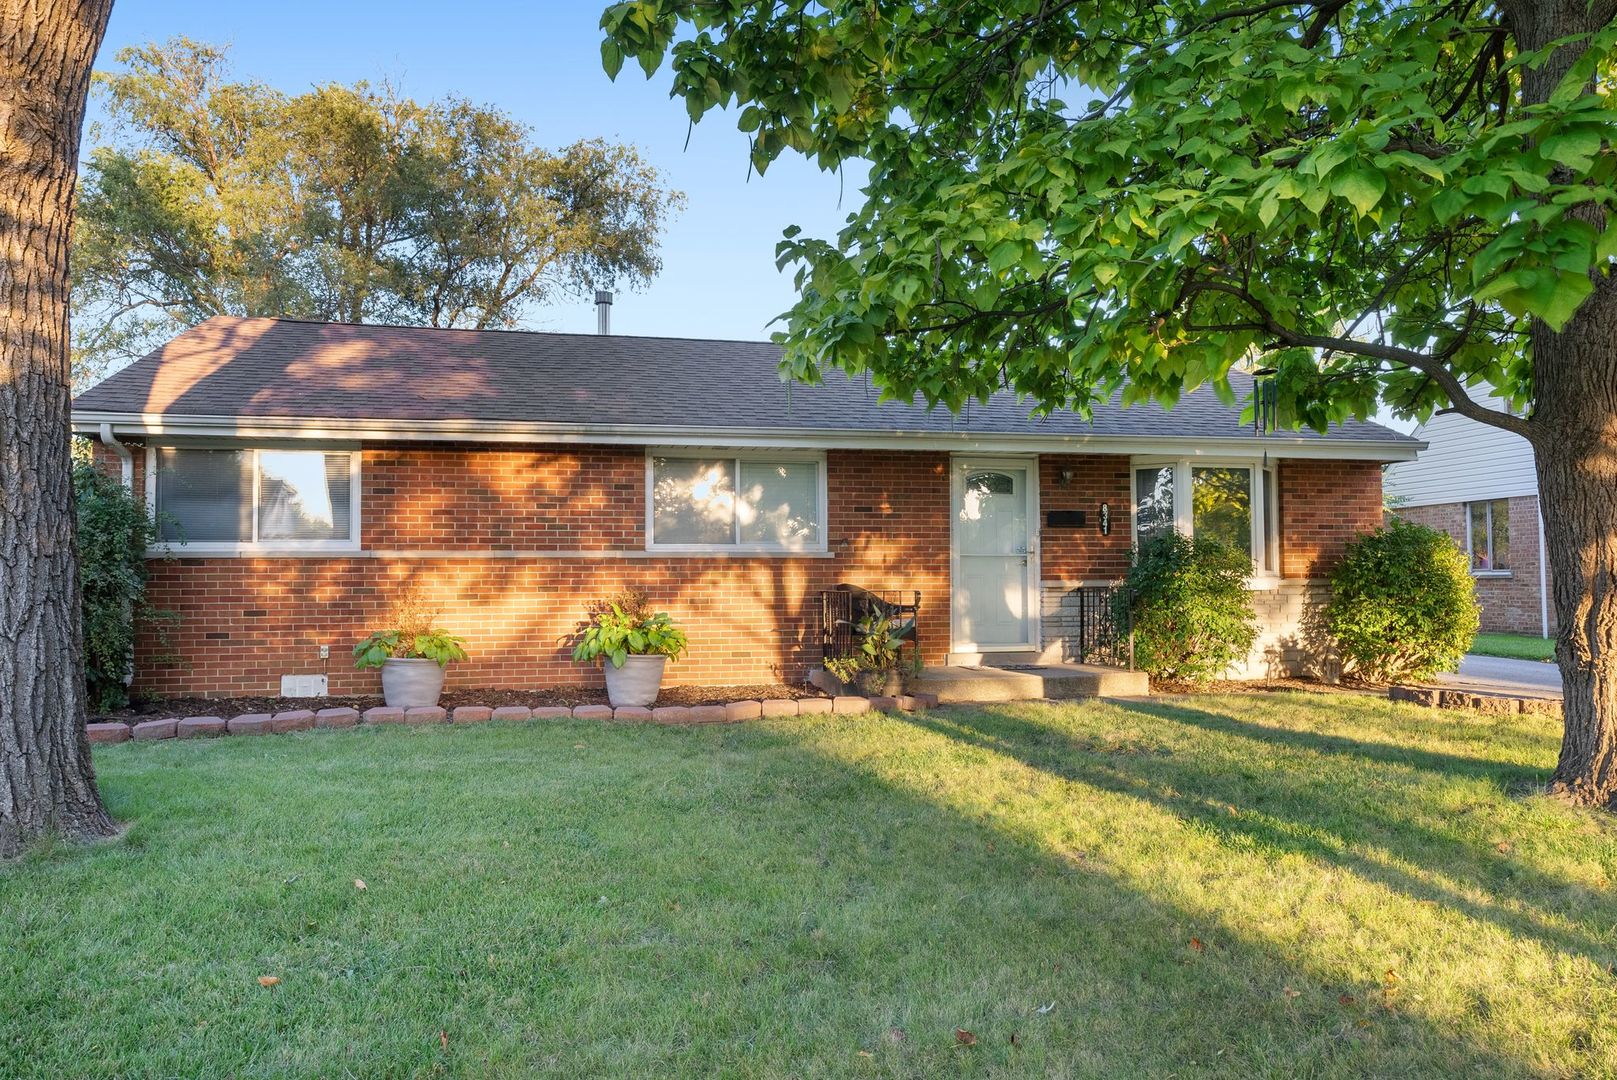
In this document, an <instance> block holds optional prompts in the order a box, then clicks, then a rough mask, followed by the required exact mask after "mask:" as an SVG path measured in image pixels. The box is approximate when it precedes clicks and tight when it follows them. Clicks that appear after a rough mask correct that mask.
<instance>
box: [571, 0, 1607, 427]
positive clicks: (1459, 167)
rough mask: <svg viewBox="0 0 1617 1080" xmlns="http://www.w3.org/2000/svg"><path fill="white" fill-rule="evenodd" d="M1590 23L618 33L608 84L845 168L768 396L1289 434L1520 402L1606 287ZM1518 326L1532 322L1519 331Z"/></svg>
mask: <svg viewBox="0 0 1617 1080" xmlns="http://www.w3.org/2000/svg"><path fill="white" fill-rule="evenodd" d="M1614 13H1617V0H1592V2H1588V0H1574V2H1573V3H1570V4H1569V3H1567V2H1564V0H1563V2H1559V3H1546V4H1532V3H1525V2H1523V3H1501V4H1490V3H1487V2H1482V0H1405V2H1391V0H1369V2H1357V0H1312V2H1301V3H1299V2H1282V0H1257V2H1253V3H1248V2H1245V0H1166V2H1147V0H951V2H941V0H939V2H924V3H908V2H903V3H901V2H893V0H825V2H822V3H803V2H785V3H777V2H750V0H725V2H714V0H634V2H629V3H619V4H614V5H613V6H611V7H610V8H608V9H607V10H606V12H605V14H604V15H603V17H602V27H603V30H604V31H605V41H604V43H603V46H602V56H603V61H604V64H605V67H606V70H607V71H608V73H610V74H612V75H614V76H615V75H616V74H617V72H618V71H619V69H620V67H621V65H622V64H623V62H624V60H625V58H635V59H637V60H638V61H639V63H640V64H641V66H642V67H643V68H644V69H645V71H646V73H647V75H648V76H650V75H651V74H652V73H654V72H655V71H656V70H657V69H658V67H659V65H660V64H661V63H662V62H663V60H664V59H665V57H669V56H671V58H672V68H673V92H674V94H676V95H678V96H680V97H682V98H683V99H684V101H685V102H686V104H687V106H688V107H689V112H690V116H691V118H692V119H693V120H696V119H699V118H701V117H702V116H704V115H705V114H706V113H708V112H709V111H710V110H712V109H714V108H724V107H732V108H738V109H739V111H738V112H737V113H736V120H737V123H738V125H739V127H740V128H741V130H743V131H745V132H749V133H750V134H751V138H752V159H753V164H754V165H755V166H756V167H757V168H758V169H759V170H763V169H765V168H767V166H768V165H769V163H770V162H771V161H773V160H774V159H775V158H776V157H777V156H779V155H780V154H781V153H783V152H785V151H787V150H795V151H797V152H800V153H803V154H805V155H808V156H811V157H812V158H814V159H815V160H817V161H818V162H819V163H820V165H821V166H823V167H825V168H828V169H834V168H838V167H840V166H841V165H842V164H843V163H844V162H845V161H847V160H848V159H850V158H856V157H857V158H865V159H868V161H869V162H870V165H871V170H870V182H869V186H868V188H867V189H866V195H867V197H866V200H865V202H864V205H863V206H862V208H861V209H860V210H859V211H858V212H856V213H855V214H853V215H851V216H850V218H849V220H848V223H847V226H846V228H845V229H844V230H843V231H842V232H841V233H840V234H839V235H838V236H836V237H835V238H832V239H816V238H809V237H803V236H799V235H797V234H796V231H795V230H789V231H788V238H787V240H786V241H785V242H784V243H783V244H781V246H780V250H779V254H780V259H781V263H782V265H783V266H786V265H795V266H796V268H797V283H798V286H799V290H800V300H799V302H798V303H797V304H796V306H795V307H794V308H793V309H792V311H791V312H790V313H789V316H788V318H787V324H786V330H785V332H784V334H783V335H782V340H783V341H784V343H785V345H786V347H787V359H786V364H787V367H788V369H789V370H790V372H791V374H793V375H795V376H798V377H803V378H813V377H815V376H816V375H817V373H818V372H819V370H820V369H821V367H822V366H823V365H834V366H837V367H841V368H845V369H849V370H868V371H870V372H872V373H873V374H874V376H875V377H876V379H877V381H878V382H879V383H880V384H882V385H883V386H884V388H885V389H886V390H887V391H888V392H890V393H891V394H894V395H898V396H906V397H907V396H910V395H912V394H919V395H922V396H924V398H925V399H926V400H927V401H929V402H932V403H937V402H942V403H945V404H947V405H949V406H951V407H956V408H958V407H959V406H960V405H961V404H963V403H964V402H965V401H966V400H968V399H970V398H973V397H978V398H980V397H983V396H985V395H987V394H989V393H990V392H992V391H994V390H996V389H998V388H1000V387H1002V386H1009V387H1011V388H1014V389H1015V390H1017V391H1019V392H1022V393H1024V394H1027V395H1030V396H1031V397H1032V398H1034V399H1036V401H1037V402H1039V403H1040V404H1041V405H1042V406H1043V407H1046V408H1055V407H1061V406H1070V407H1073V408H1077V409H1079V410H1087V409H1088V408H1089V407H1091V406H1092V405H1093V404H1094V403H1096V402H1097V401H1099V400H1104V399H1105V398H1106V397H1108V396H1109V395H1111V394H1112V393H1114V392H1117V391H1118V390H1119V389H1120V388H1122V389H1123V392H1124V394H1125V398H1126V399H1127V400H1130V401H1134V400H1142V399H1147V398H1154V399H1157V400H1161V401H1165V402H1170V403H1171V402H1172V401H1173V400H1174V399H1175V398H1176V397H1177V396H1178V395H1179V394H1180V393H1181V392H1183V391H1185V390H1186V389H1188V388H1191V387H1194V386H1196V385H1198V384H1201V383H1206V382H1211V383H1213V384H1214V385H1215V386H1217V387H1218V388H1219V389H1220V392H1221V393H1223V394H1225V395H1226V396H1227V397H1230V396H1231V394H1232V392H1231V390H1230V388H1229V386H1228V385H1227V381H1226V376H1227V373H1228V371H1229V369H1230V367H1231V366H1232V365H1233V364H1236V363H1238V362H1242V361H1250V360H1253V359H1256V358H1257V357H1259V356H1261V358H1262V362H1263V363H1265V364H1269V365H1273V366H1274V367H1276V368H1278V369H1279V374H1278V376H1277V378H1276V380H1275V383H1276V387H1277V393H1278V405H1279V417H1280V420H1281V422H1282V423H1286V424H1307V425H1312V426H1314V427H1323V426H1324V425H1326V424H1328V423H1330V422H1332V421H1335V420H1340V419H1342V418H1345V417H1347V416H1350V415H1352V416H1359V417H1363V416H1366V415H1368V414H1370V413H1372V412H1373V411H1374V410H1375V409H1376V408H1377V403H1378V399H1384V400H1385V401H1387V402H1388V403H1390V404H1391V405H1392V406H1393V407H1394V408H1395V409H1397V410H1398V411H1400V412H1402V413H1404V414H1408V415H1415V416H1424V415H1426V414H1429V413H1430V412H1431V411H1432V410H1433V409H1434V408H1439V407H1443V406H1445V405H1449V404H1451V403H1452V405H1453V407H1454V408H1456V409H1458V410H1459V411H1461V412H1466V413H1468V414H1472V415H1477V416H1478V417H1479V418H1482V419H1486V420H1488V421H1489V422H1493V423H1496V424H1498V425H1499V426H1504V427H1509V428H1512V429H1515V430H1522V431H1524V432H1525V431H1526V423H1525V421H1524V420H1523V418H1521V417H1520V416H1513V415H1508V414H1505V413H1501V412H1496V411H1491V410H1487V409H1485V408H1483V407H1482V406H1481V405H1478V404H1476V403H1474V402H1471V401H1470V400H1469V399H1468V398H1467V397H1466V396H1465V393H1464V388H1465V387H1466V386H1468V385H1471V384H1473V383H1475V382H1477V381H1480V380H1486V381H1487V382H1489V383H1492V384H1493V385H1495V386H1497V387H1499V388H1501V389H1502V390H1503V391H1504V392H1505V394H1506V395H1507V396H1508V397H1510V398H1512V399H1514V400H1515V401H1517V402H1519V403H1526V402H1528V401H1530V399H1531V398H1532V396H1533V381H1532V366H1531V353H1532V349H1531V347H1530V337H1531V334H1530V333H1529V331H1530V330H1531V329H1532V327H1534V326H1535V325H1540V326H1542V327H1545V328H1547V329H1548V330H1549V331H1550V332H1554V331H1558V330H1560V329H1561V328H1562V327H1564V326H1565V325H1566V323H1567V322H1568V320H1569V318H1570V317H1571V316H1572V314H1573V312H1574V311H1575V309H1576V308H1577V307H1578V305H1579V304H1580V302H1581V301H1583V300H1584V299H1585V298H1586V297H1587V296H1588V295H1589V294H1590V292H1591V290H1592V289H1593V288H1594V284H1595V282H1596V280H1598V279H1599V277H1600V274H1601V273H1602V272H1604V271H1606V270H1608V269H1609V267H1610V263H1611V259H1612V257H1613V256H1614V255H1617V228H1613V227H1611V226H1609V225H1608V220H1609V219H1608V217H1607V211H1609V209H1610V208H1611V206H1612V204H1613V201H1614V200H1617V189H1614V179H1613V171H1614V165H1617V157H1614V154H1613V150H1612V139H1611V136H1612V134H1613V130H1614V129H1613V121H1614V111H1613V110H1614V105H1613V100H1612V96H1611V90H1612V86H1613V74H1614V72H1613V60H1612V56H1613V52H1612V49H1613V44H1614V42H1617V34H1614V30H1613V28H1612V26H1611V22H1612V18H1613V15H1614ZM1534 320H1538V322H1537V323H1535V322H1534Z"/></svg>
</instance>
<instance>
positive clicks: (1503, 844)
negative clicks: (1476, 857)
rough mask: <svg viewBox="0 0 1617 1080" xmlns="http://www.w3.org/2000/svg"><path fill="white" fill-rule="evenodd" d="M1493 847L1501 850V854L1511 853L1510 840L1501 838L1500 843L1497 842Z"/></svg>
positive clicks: (1498, 850)
mask: <svg viewBox="0 0 1617 1080" xmlns="http://www.w3.org/2000/svg"><path fill="white" fill-rule="evenodd" d="M1493 849H1494V850H1495V851H1497V852H1499V854H1501V855H1509V854H1510V842H1509V841H1508V840H1501V841H1499V843H1497V844H1495V845H1494V846H1493Z"/></svg>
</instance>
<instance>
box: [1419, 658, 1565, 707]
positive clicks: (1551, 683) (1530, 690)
mask: <svg viewBox="0 0 1617 1080" xmlns="http://www.w3.org/2000/svg"><path fill="white" fill-rule="evenodd" d="M1436 682H1437V683H1438V684H1439V685H1441V686H1453V687H1462V688H1464V689H1467V690H1478V691H1493V692H1504V693H1513V694H1518V695H1522V696H1532V697H1560V696H1561V669H1560V668H1558V667H1556V666H1555V665H1554V664H1546V663H1543V662H1541V661H1538V660H1508V659H1506V658H1505V657H1502V656H1477V655H1475V654H1472V655H1468V656H1467V657H1466V658H1465V659H1464V660H1461V661H1460V673H1459V674H1458V675H1439V676H1438V677H1437V679H1436Z"/></svg>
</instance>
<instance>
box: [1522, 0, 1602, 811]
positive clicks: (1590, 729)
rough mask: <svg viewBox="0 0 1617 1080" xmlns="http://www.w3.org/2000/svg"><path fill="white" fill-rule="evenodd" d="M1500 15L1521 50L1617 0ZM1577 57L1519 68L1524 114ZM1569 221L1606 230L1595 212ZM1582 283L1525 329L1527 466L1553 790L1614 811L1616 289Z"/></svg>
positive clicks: (1566, 0)
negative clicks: (1569, 301) (1561, 720)
mask: <svg viewBox="0 0 1617 1080" xmlns="http://www.w3.org/2000/svg"><path fill="white" fill-rule="evenodd" d="M1504 8H1505V12H1506V18H1507V21H1508V24H1509V26H1510V30H1511V34H1512V36H1513V37H1515V39H1516V42H1517V45H1518V46H1519V47H1520V48H1522V49H1524V50H1534V49H1541V48H1543V47H1544V46H1546V45H1548V44H1549V43H1550V42H1552V41H1557V40H1561V39H1566V38H1571V37H1572V36H1573V35H1579V34H1586V33H1589V32H1591V31H1594V30H1597V29H1599V28H1601V27H1603V26H1604V25H1606V24H1607V23H1608V22H1610V21H1611V20H1612V18H1613V17H1617V0H1552V2H1544V0H1530V2H1529V0H1513V2H1507V3H1506V4H1505V5H1504ZM1581 52H1582V47H1581V45H1580V44H1579V43H1576V42H1574V43H1570V44H1567V45H1564V46H1562V47H1561V48H1559V49H1556V50H1554V51H1553V52H1551V54H1550V55H1549V57H1548V58H1547V60H1546V62H1545V63H1543V64H1542V65H1539V66H1529V67H1528V68H1526V69H1524V71H1523V73H1522V101H1523V103H1524V104H1535V103H1539V102H1543V101H1547V100H1548V99H1549V96H1550V92H1551V91H1552V90H1554V88H1555V87H1556V86H1557V85H1558V84H1559V83H1560V81H1561V79H1562V77H1563V76H1564V75H1565V74H1566V72H1567V71H1569V70H1570V69H1571V65H1572V63H1573V62H1574V61H1575V60H1576V59H1577V57H1578V55H1579V54H1580V53H1581ZM1588 92H1589V93H1593V92H1594V88H1593V87H1592V86H1591V87H1590V88H1589V90H1588ZM1572 212H1573V213H1576V214H1578V215H1580V216H1582V217H1583V218H1584V219H1585V220H1587V221H1588V222H1589V224H1590V225H1591V226H1593V227H1594V228H1595V229H1596V230H1597V231H1598V230H1603V229H1604V228H1605V225H1606V222H1605V215H1604V213H1602V212H1600V211H1598V210H1591V209H1589V208H1587V207H1581V208H1578V209H1576V210H1574V211H1572ZM1590 277H1591V280H1592V281H1593V282H1594V286H1595V291H1594V295H1593V296H1591V297H1590V298H1589V299H1588V300H1587V301H1585V302H1584V305H1583V307H1582V308H1580V309H1579V311H1578V313H1577V315H1576V316H1574V317H1573V319H1572V321H1571V322H1570V323H1568V324H1567V326H1566V327H1564V328H1563V329H1562V330H1561V331H1560V332H1558V333H1557V332H1555V331H1552V330H1550V328H1549V327H1548V326H1546V325H1544V324H1543V323H1540V322H1535V323H1534V324H1533V327H1532V329H1531V342H1532V350H1533V421H1532V426H1533V447H1534V454H1533V457H1534V460H1535V462H1536V464H1537V468H1538V491H1539V506H1540V508H1541V511H1542V513H1543V515H1544V542H1545V548H1546V549H1547V550H1546V551H1545V552H1544V554H1545V557H1547V558H1548V559H1549V566H1550V573H1551V575H1552V576H1553V578H1554V592H1555V615H1556V620H1557V622H1558V624H1559V626H1560V633H1559V635H1558V637H1557V640H1556V643H1555V658H1556V662H1557V663H1558V664H1559V665H1560V668H1561V685H1562V693H1563V697H1564V709H1565V715H1566V726H1565V732H1564V734H1563V736H1562V741H1561V758H1560V761H1559V762H1558V763H1557V764H1556V767H1555V783H1554V787H1555V790H1557V791H1559V792H1560V793H1562V794H1565V795H1567V796H1569V797H1571V798H1572V799H1574V800H1575V801H1577V802H1579V803H1583V804H1585V805H1589V806H1601V807H1608V808H1611V809H1617V281H1614V280H1613V279H1612V278H1611V277H1609V276H1607V275H1606V274H1604V273H1602V272H1601V271H1600V270H1599V269H1596V270H1595V271H1593V272H1592V273H1591V275H1590Z"/></svg>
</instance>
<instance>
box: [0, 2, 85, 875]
mask: <svg viewBox="0 0 1617 1080" xmlns="http://www.w3.org/2000/svg"><path fill="white" fill-rule="evenodd" d="M111 10H112V0H0V64H3V68H0V88H3V97H0V302H3V303H4V305H5V307H6V315H5V325H4V327H3V328H0V858H3V857H7V856H11V855H14V854H16V853H17V852H18V851H20V850H21V849H22V848H23V846H24V845H25V844H27V843H28V842H29V841H31V840H33V839H35V838H37V837H40V836H43V835H45V834H47V833H56V834H60V835H64V836H69V837H74V838H90V837H98V836H107V835H110V834H111V833H112V832H113V823H112V819H111V818H110V817H109V816H108V814H107V811H106V808H105V807H104V806H103V805H102V802H101V796H100V793H99V792H97V790H96V785H95V772H94V770H93V768H92V767H91V764H90V747H89V743H88V741H87V739H86V736H85V732H84V719H85V712H84V672H83V667H84V658H83V642H82V640H81V636H80V635H81V626H80V615H81V613H80V607H79V579H78V562H77V559H76V557H75V553H74V529H75V518H74V510H73V488H72V478H71V473H70V469H71V462H70V457H69V449H68V444H69V426H68V425H69V407H70V396H69V390H68V386H69V371H68V368H69V352H68V238H69V232H70V224H71V220H72V210H73V188H74V183H75V180H76V177H77V173H78V152H79V133H80V128H81V127H82V125H83V122H84V101H85V94H86V92H87V90H88V88H89V81H90V66H91V64H92V63H93V62H94V60H95V53H96V49H97V48H99V47H100V44H101V38H102V35H103V34H104V33H105V31H106V26H107V16H108V15H109V14H110V13H111Z"/></svg>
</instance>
